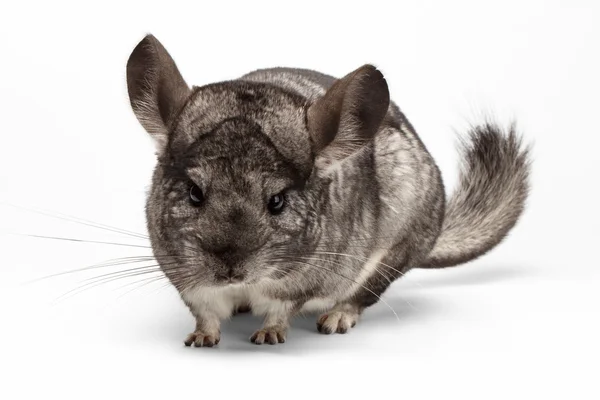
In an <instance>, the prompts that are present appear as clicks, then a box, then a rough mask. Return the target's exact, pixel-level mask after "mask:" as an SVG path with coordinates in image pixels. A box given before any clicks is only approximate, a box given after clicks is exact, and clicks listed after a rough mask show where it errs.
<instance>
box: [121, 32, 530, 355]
mask: <svg viewBox="0 0 600 400" xmlns="http://www.w3.org/2000/svg"><path fill="white" fill-rule="evenodd" d="M127 87H128V92H129V98H130V102H131V106H132V108H133V112H134V113H135V115H136V117H137V119H138V120H139V122H140V123H141V125H142V126H143V127H144V128H145V129H146V131H147V132H148V133H149V134H150V135H151V137H152V138H153V139H154V141H155V143H156V146H157V158H158V161H157V165H156V168H155V170H154V175H153V180H152V186H151V189H150V191H149V194H148V199H147V205H146V216H147V225H148V230H149V233H150V238H151V243H152V248H153V253H154V256H155V257H156V259H157V261H158V263H159V264H160V266H161V269H162V271H163V272H164V274H165V275H166V276H167V278H168V279H169V281H170V282H171V283H172V284H173V285H174V286H175V288H177V290H178V291H179V293H180V294H181V298H182V299H183V301H184V303H185V304H186V305H187V306H188V307H189V309H190V311H191V313H192V314H193V316H194V317H195V319H196V327H195V330H194V332H193V333H192V334H190V335H189V336H188V337H187V339H186V340H185V344H186V345H187V346H191V345H192V344H193V345H195V346H197V347H201V346H208V347H211V346H214V345H216V344H218V343H219V340H220V322H221V320H223V319H225V318H228V317H230V316H231V315H232V314H233V313H235V312H236V311H237V310H251V311H252V312H253V313H254V314H256V315H261V316H264V324H263V326H262V328H261V329H260V330H258V331H257V332H255V333H254V334H253V335H252V336H251V341H252V342H253V343H256V344H262V343H269V344H276V343H283V342H284V341H285V338H286V333H287V331H288V328H289V321H290V318H291V317H293V316H294V315H295V314H297V313H300V312H309V311H311V312H314V311H320V312H322V313H323V314H322V315H321V316H319V317H318V319H317V329H318V331H319V332H321V333H324V334H331V333H346V332H347V331H348V330H349V329H350V328H351V327H354V326H355V324H356V322H357V320H358V318H359V316H360V315H361V313H362V312H363V311H364V310H365V309H366V308H367V307H369V306H372V305H373V304H375V303H377V302H378V301H379V300H380V296H381V295H382V293H383V292H384V291H385V290H386V289H387V288H388V287H389V285H390V284H391V283H392V282H393V281H394V280H395V279H397V278H399V277H400V276H402V275H404V274H406V273H407V271H409V270H410V269H412V268H444V267H450V266H454V265H457V264H461V263H465V262H467V261H470V260H473V259H475V258H476V257H479V256H481V255H482V254H484V253H486V252H487V251H489V250H490V249H491V248H493V247H494V246H496V245H497V244H498V243H500V241H501V240H502V239H503V238H504V237H505V236H506V234H507V233H508V232H509V230H510V229H511V228H512V227H513V226H514V225H515V223H516V221H517V219H518V218H519V216H520V215H521V213H522V211H523V208H524V202H525V200H526V196H527V193H528V183H527V182H528V170H529V164H530V162H529V157H528V149H527V148H526V147H524V146H523V145H522V140H521V139H520V137H519V136H518V135H517V134H516V133H515V129H514V127H511V128H510V129H507V130H502V129H501V128H499V127H498V126H496V125H495V124H493V123H484V124H482V125H480V126H476V127H473V128H472V129H471V131H470V132H469V134H468V135H466V139H465V140H463V146H462V150H463V158H464V164H463V168H462V170H461V175H460V179H459V181H458V187H457V189H456V191H455V193H454V194H453V195H452V196H451V197H450V199H449V200H446V198H445V193H444V186H443V183H442V180H441V176H440V171H439V169H438V167H437V165H436V163H435V162H434V160H433V159H432V157H431V155H430V154H429V152H428V151H427V149H426V147H425V146H424V144H423V142H422V141H421V140H420V139H419V137H418V136H417V134H416V133H415V130H414V129H413V127H412V126H411V124H410V123H409V122H408V120H407V119H406V117H405V116H404V115H403V114H402V112H401V111H400V109H399V108H398V107H397V106H396V105H395V104H394V103H392V102H391V101H390V98H389V92H388V86H387V83H386V80H385V79H384V77H383V75H382V74H381V72H380V71H379V70H378V69H376V68H375V67H374V66H372V65H364V66H362V67H360V68H358V69H356V70H355V71H353V72H350V73H349V74H348V75H346V76H344V77H343V78H341V79H336V78H333V77H331V76H328V75H325V74H321V73H319V72H315V71H311V70H306V69H292V68H273V69H262V70H257V71H254V72H251V73H248V74H247V75H244V76H242V77H241V78H239V79H234V80H231V81H226V82H220V83H214V84H209V85H206V86H202V87H195V86H193V87H191V88H190V87H189V86H188V85H187V84H186V82H185V81H184V79H183V78H182V76H181V74H180V73H179V71H178V69H177V66H176V65H175V62H174V61H173V59H172V58H171V56H170V55H169V53H168V52H167V51H166V50H165V48H164V47H163V46H162V45H161V43H160V42H159V41H158V40H157V39H156V38H155V37H153V36H152V35H148V36H146V37H145V38H144V39H143V40H142V41H141V42H140V43H139V44H138V45H137V47H135V49H134V50H133V52H132V54H131V56H130V58H129V60H128V63H127Z"/></svg>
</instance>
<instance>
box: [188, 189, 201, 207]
mask: <svg viewBox="0 0 600 400" xmlns="http://www.w3.org/2000/svg"><path fill="white" fill-rule="evenodd" d="M203 201H204V194H203V193H202V189H200V188H199V187H198V186H197V185H192V186H191V187H190V203H192V205H193V206H199V205H200V204H202V202H203Z"/></svg>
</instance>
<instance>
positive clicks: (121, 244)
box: [9, 233, 152, 249]
mask: <svg viewBox="0 0 600 400" xmlns="http://www.w3.org/2000/svg"><path fill="white" fill-rule="evenodd" d="M9 234H10V235H15V236H25V237H31V238H37V239H52V240H64V241H68V242H80V243H94V244H107V245H113V246H127V247H139V248H144V249H151V248H152V247H151V246H144V245H141V244H129V243H116V242H101V241H97V240H84V239H75V238H65V237H57V236H43V235H32V234H28V233H9Z"/></svg>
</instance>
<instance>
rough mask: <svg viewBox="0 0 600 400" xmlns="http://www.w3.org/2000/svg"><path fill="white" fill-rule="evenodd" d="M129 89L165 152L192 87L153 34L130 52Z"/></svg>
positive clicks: (143, 121)
mask: <svg viewBox="0 0 600 400" xmlns="http://www.w3.org/2000/svg"><path fill="white" fill-rule="evenodd" d="M127 89H128V92H129V101H130V102H131V108H132V109H133V112H134V114H135V116H136V117H137V119H138V121H140V123H141V124H142V126H143V127H144V129H146V131H147V132H148V133H149V134H150V135H151V136H152V138H153V139H154V140H155V142H156V145H157V147H158V152H159V153H161V152H162V151H163V150H164V148H165V147H166V144H167V141H168V134H169V130H170V128H171V124H172V123H173V121H174V119H175V118H176V117H177V113H178V112H179V110H180V109H181V108H182V107H183V105H184V104H185V102H186V100H187V98H188V97H189V95H190V93H191V90H190V88H189V87H188V85H187V84H186V83H185V81H184V80H183V78H182V77H181V74H180V73H179V70H178V69H177V66H176V65H175V62H174V61H173V59H172V58H171V56H170V55H169V53H168V52H167V50H166V49H165V48H164V47H163V45H162V44H161V43H160V42H159V41H158V40H157V39H156V38H155V37H154V36H152V35H147V36H146V37H145V38H144V39H143V40H142V41H141V42H140V43H139V44H138V45H137V46H136V47H135V49H134V50H133V52H132V53H131V55H130V56H129V60H128V61H127Z"/></svg>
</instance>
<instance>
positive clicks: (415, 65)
mask: <svg viewBox="0 0 600 400" xmlns="http://www.w3.org/2000/svg"><path fill="white" fill-rule="evenodd" d="M390 4H393V6H392V5H387V4H383V3H381V2H377V1H373V0H369V1H364V2H360V3H357V4H355V5H350V4H349V3H342V2H339V3H338V2H336V4H334V3H327V2H325V1H319V2H308V1H296V2H290V3H288V2H272V3H266V2H258V1H249V2H245V3H241V2H240V4H232V3H228V2H216V1H215V2H210V3H207V4H204V3H203V2H201V1H194V2H190V3H188V4H181V3H176V2H174V1H166V0H165V1H163V2H160V3H158V4H157V3H156V2H150V1H139V2H125V1H122V2H119V3H118V4H109V3H108V2H98V3H97V4H96V5H92V4H91V3H90V2H73V4H66V3H64V2H56V1H48V2H39V3H37V4H35V3H31V2H18V3H17V2H13V3H12V4H10V5H9V4H8V3H3V5H2V6H1V10H0V116H1V128H0V133H1V135H2V141H1V145H0V202H2V204H0V233H1V234H2V236H0V239H1V241H0V247H1V254H2V258H1V267H0V370H1V371H0V376H1V378H0V379H1V381H2V383H1V384H0V398H2V399H21V398H23V399H25V398H42V397H43V398H62V399H95V398H110V399H121V398H123V399H134V398H147V399H154V398H158V399H167V398H168V399H183V398H186V399H190V398H199V399H201V398H215V397H216V398H230V397H232V398H234V397H235V396H237V397H238V398H243V399H246V398H262V399H268V398H277V399H282V398H283V399H288V398H290V399H296V398H329V399H341V398H348V397H350V398H353V397H355V396H362V397H363V398H369V399H384V398H387V399H392V398H393V399H397V398H403V399H425V398H431V399H439V398H446V399H454V398H457V399H496V398H498V399H508V398H510V399H525V398H527V399H531V398H563V399H564V398H570V399H598V398H600V389H599V388H598V370H599V357H600V344H599V343H600V341H599V339H600V319H599V316H600V314H599V311H598V309H599V307H600V263H599V262H598V257H597V255H596V254H597V247H598V240H599V239H600V235H599V233H598V228H599V227H600V218H599V215H598V205H599V204H600V196H599V193H600V192H599V178H598V172H599V166H598V165H599V161H598V154H599V145H600V139H599V137H600V129H599V128H598V127H599V126H600V125H599V123H598V118H597V116H598V115H599V114H598V110H599V108H600V101H599V99H600V96H599V93H600V80H599V78H598V74H599V72H598V71H600V58H599V54H600V40H599V39H600V23H598V21H599V20H600V13H599V4H600V3H598V2H597V1H594V0H590V1H587V2H586V1H572V0H570V1H567V0H564V1H559V0H553V1H550V0H548V1H512V0H511V1H509V0H504V1H497V2H484V1H465V0H463V1H452V2H446V1H402V2H390ZM148 32H151V33H153V34H155V35H156V36H157V37H158V38H159V40H161V41H162V42H163V44H164V45H165V46H166V47H167V49H168V50H169V52H170V53H171V54H172V55H173V57H174V58H175V60H176V62H177V63H178V65H179V67H180V70H181V72H182V73H183V75H184V77H185V78H186V80H187V81H188V83H190V84H194V85H202V84H206V83H210V82H214V81H220V80H225V79H232V78H236V77H238V76H240V75H242V74H244V73H246V72H249V71H250V70H253V69H256V68H262V67H272V66H292V67H305V68H311V69H317V70H320V71H322V72H326V73H329V74H332V75H336V76H340V75H344V74H345V73H347V72H349V71H351V70H353V69H355V68H357V67H358V66H360V65H362V64H364V63H367V62H369V63H374V64H376V65H378V66H379V67H380V69H381V70H382V71H383V72H384V74H385V75H386V77H387V81H388V83H389V86H390V90H391V93H392V95H393V98H394V100H395V101H396V102H397V103H398V104H399V105H400V107H401V108H402V109H403V111H404V112H405V113H406V115H407V116H408V118H409V119H410V120H411V122H412V123H413V124H414V125H415V127H416V129H417V131H418V132H419V133H420V135H421V137H422V138H423V140H424V142H425V144H426V145H427V146H428V148H429V150H430V151H431V153H432V154H433V156H434V157H435V158H436V159H437V160H438V162H439V165H440V167H441V168H442V170H443V175H444V178H445V179H446V182H447V184H448V186H449V188H451V187H452V185H453V184H454V180H455V177H456V172H457V168H456V165H457V155H456V152H455V146H454V145H455V143H456V141H455V138H456V136H455V133H454V132H455V131H460V130H461V129H462V128H464V126H466V124H467V123H468V122H472V121H477V119H478V117H480V116H482V115H485V114H486V113H491V112H493V113H494V114H495V115H496V116H497V118H498V120H499V121H501V122H502V123H505V124H507V123H508V122H509V121H510V119H511V118H515V119H517V121H518V123H519V125H518V126H519V130H520V131H521V132H523V134H524V135H525V137H526V139H527V141H528V142H532V143H533V144H534V152H533V156H534V164H533V175H532V184H533V190H532V194H531V198H530V201H529V203H528V208H527V212H526V213H525V215H524V217H523V219H522V220H521V222H520V223H519V225H518V226H517V227H516V228H515V230H514V231H513V232H512V234H511V235H510V237H509V238H508V239H507V240H506V241H505V242H504V243H503V244H502V245H501V246H499V247H498V248H497V249H496V250H494V251H493V252H492V253H490V254H489V255H487V256H485V257H483V258H481V259H480V260H477V261H476V262H473V263H471V264H469V265H466V266H463V267H459V268H455V269H449V270H440V271H413V272H412V273H411V274H409V276H407V277H406V278H405V279H402V280H401V281H399V282H396V283H395V284H394V285H393V287H392V288H391V289H390V290H389V291H388V292H387V293H386V295H385V296H384V299H385V300H386V301H387V302H388V303H389V304H390V305H391V306H392V307H393V308H394V309H395V310H396V312H397V313H398V315H399V317H400V321H398V320H396V319H395V317H394V316H393V314H392V312H391V311H390V310H389V309H388V308H387V307H386V306H385V305H384V304H378V305H376V306H374V307H373V308H372V309H370V310H368V311H367V312H366V314H365V315H364V318H363V320H362V321H361V322H360V323H359V325H357V327H356V328H355V329H353V330H352V332H351V333H350V334H348V335H343V336H342V335H337V336H321V335H318V334H317V333H316V329H315V325H314V322H315V321H314V317H308V318H306V319H298V320H296V321H295V322H294V324H293V329H292V331H291V332H290V334H289V337H288V342H287V343H286V344H284V345H281V346H261V347H259V346H255V345H252V344H250V343H249V341H248V337H249V336H250V334H251V333H252V332H253V331H254V329H256V328H257V327H258V326H259V323H260V322H259V320H257V319H254V318H252V317H249V316H242V317H239V318H236V319H234V320H233V321H232V322H229V323H226V324H225V325H224V326H223V337H222V342H221V345H220V346H219V348H214V349H194V348H184V346H183V344H182V341H183V339H184V337H185V336H186V334H187V333H189V332H190V331H191V330H192V328H193V324H194V322H193V319H192V317H191V316H190V315H189V314H188V312H187V310H186V309H185V307H184V305H183V304H182V303H181V301H180V300H179V299H178V296H177V294H176V293H175V290H173V289H171V288H170V287H163V288H161V286H162V283H159V284H149V285H147V286H144V287H140V288H138V289H136V290H134V291H132V292H131V293H127V294H125V295H123V296H122V294H123V293H125V292H127V290H129V289H130V288H135V287H136V284H137V285H139V284H140V283H139V282H137V281H133V282H136V284H132V285H129V286H126V287H122V285H124V284H126V283H127V282H131V281H120V282H116V283H115V284H114V285H110V284H109V285H101V286H98V287H94V288H91V289H90V290H86V291H84V292H83V293H81V294H78V295H75V296H71V297H67V298H63V299H62V300H61V301H54V300H55V299H56V298H57V297H59V296H60V295H62V294H64V293H65V292H68V291H69V290H71V289H74V288H77V287H78V286H79V285H81V281H82V280H84V279H87V278H89V277H94V276H98V275H99V274H101V273H102V272H103V271H104V272H108V271H109V270H110V271H118V270H119V268H121V269H122V268H125V266H121V267H118V268H117V267H115V268H108V269H104V270H101V269H100V270H98V269H97V270H93V271H92V272H91V273H88V274H84V273H80V274H73V275H68V276H59V277H54V278H51V279H47V280H42V281H39V282H36V283H26V282H28V281H30V280H32V279H36V278H40V277H43V276H46V275H49V274H54V273H57V272H61V271H67V270H73V269H76V268H82V267H85V266H88V265H91V264H94V263H99V262H102V261H105V260H109V259H113V258H116V257H127V256H138V255H145V254H149V253H148V250H147V249H144V248H133V247H119V246H111V245H101V244H86V243H76V242H61V241H52V240H46V239H35V238H28V237H21V236H15V235H14V234H15V233H26V234H39V235H53V236H61V237H71V238H80V239H87V240H102V241H117V242H120V243H133V244H138V245H147V242H146V241H143V240H140V239H136V238H130V237H126V236H122V235H118V234H115V233H111V232H108V231H105V230H101V229H96V228H92V227H88V226H84V225H81V224H76V223H72V222H68V221H65V220H63V219H58V218H54V217H49V216H45V215H41V214H36V213H34V212H32V211H26V210H22V209H18V208H14V207H12V206H10V205H7V204H6V203H8V204H12V205H19V206H23V207H26V208H28V209H31V208H42V209H45V210H51V211H52V212H53V213H57V212H61V213H66V214H69V215H74V216H77V217H80V218H85V219H88V220H92V221H95V222H100V223H103V224H106V225H111V226H117V227H120V228H123V229H128V230H132V231H136V232H140V233H145V225H144V214H143V206H144V193H145V190H146V188H147V186H148V184H149V182H150V174H151V171H152V168H153V164H154V153H153V151H154V149H153V145H152V143H151V141H150V139H149V138H148V136H147V135H146V134H145V132H144V131H143V129H142V128H141V127H140V126H139V125H138V123H137V120H136V119H135V117H134V116H133V113H132V112H131V110H130V107H129V103H128V99H127V96H126V86H125V63H126V60H127V57H128V56H129V54H130V52H131V50H132V49H133V48H134V46H135V45H136V44H137V42H138V41H139V40H140V39H141V38H142V37H143V35H144V34H146V33H148ZM54 215H56V214H54Z"/></svg>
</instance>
